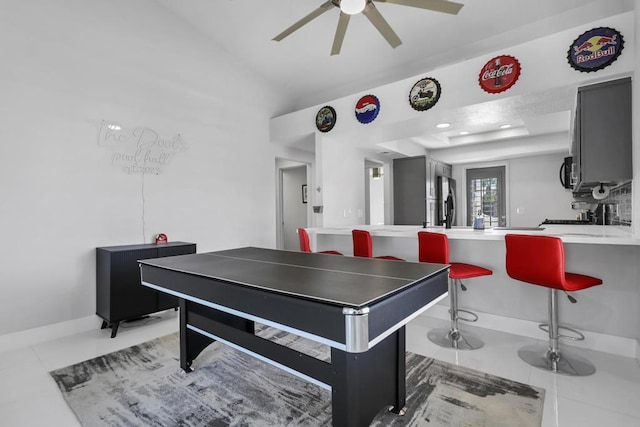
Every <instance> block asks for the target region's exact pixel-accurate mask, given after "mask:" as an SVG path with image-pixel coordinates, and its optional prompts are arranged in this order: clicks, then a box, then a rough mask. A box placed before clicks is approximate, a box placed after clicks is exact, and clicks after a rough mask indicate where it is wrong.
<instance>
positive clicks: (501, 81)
mask: <svg viewBox="0 0 640 427" xmlns="http://www.w3.org/2000/svg"><path fill="white" fill-rule="evenodd" d="M518 77H520V62H518V60H517V59H516V58H514V57H513V56H510V55H500V56H496V57H495V58H492V59H491V60H490V61H489V62H487V63H486V64H484V67H482V70H481V71H480V75H479V76H478V82H479V83H480V87H481V88H482V89H483V90H484V91H485V92H488V93H500V92H504V91H505V90H507V89H509V88H510V87H511V86H513V85H514V84H516V81H518Z"/></svg>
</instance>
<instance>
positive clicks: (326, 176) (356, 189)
mask: <svg viewBox="0 0 640 427" xmlns="http://www.w3.org/2000/svg"><path fill="white" fill-rule="evenodd" d="M319 152H320V153H321V155H319ZM364 164H365V159H364V152H362V151H361V150H360V149H358V148H355V147H353V146H352V145H349V144H348V143H345V141H343V140H340V139H333V138H329V137H324V136H321V137H319V138H318V140H317V142H316V167H317V168H318V169H320V179H318V181H317V182H321V183H322V185H321V191H320V192H319V194H318V192H314V193H316V195H315V197H316V200H322V203H320V204H322V205H323V206H324V212H323V214H322V215H323V217H324V218H323V226H324V227H339V226H345V225H354V224H362V223H364V212H365V206H364V203H365V190H364V187H365V185H364V174H363V171H364Z"/></svg>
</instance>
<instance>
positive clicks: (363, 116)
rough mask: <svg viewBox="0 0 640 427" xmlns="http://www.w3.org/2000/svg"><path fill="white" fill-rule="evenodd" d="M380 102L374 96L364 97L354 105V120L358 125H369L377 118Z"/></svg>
mask: <svg viewBox="0 0 640 427" xmlns="http://www.w3.org/2000/svg"><path fill="white" fill-rule="evenodd" d="M379 111H380V101H378V98H377V97H376V96H374V95H365V96H363V97H362V98H360V99H359V100H358V102H357V103H356V119H358V121H359V122H360V123H364V124H367V123H371V122H372V121H374V120H375V119H376V117H378V112H379Z"/></svg>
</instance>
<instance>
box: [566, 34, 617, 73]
mask: <svg viewBox="0 0 640 427" xmlns="http://www.w3.org/2000/svg"><path fill="white" fill-rule="evenodd" d="M623 47H624V40H623V39H622V34H620V33H619V32H618V31H616V30H614V29H613V28H609V27H599V28H593V29H591V30H589V31H585V32H584V33H582V34H581V35H580V36H578V38H577V39H575V40H574V41H573V43H572V44H571V46H570V47H569V51H568V52H567V59H568V60H569V64H570V65H571V66H572V67H573V68H575V69H576V70H578V71H582V72H585V73H589V72H591V71H598V70H602V69H603V68H605V67H607V66H609V65H611V63H612V62H613V61H615V60H616V59H618V56H620V53H622V48H623Z"/></svg>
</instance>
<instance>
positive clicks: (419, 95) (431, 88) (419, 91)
mask: <svg viewBox="0 0 640 427" xmlns="http://www.w3.org/2000/svg"><path fill="white" fill-rule="evenodd" d="M439 99H440V83H438V81H437V80H436V79H432V78H428V77H426V78H424V79H422V80H419V81H418V82H417V83H416V84H414V85H413V87H412V88H411V90H410V91H409V104H410V105H411V108H413V109H414V110H418V111H425V110H428V109H429V108H431V107H433V106H434V105H436V103H437V102H438V100H439Z"/></svg>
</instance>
